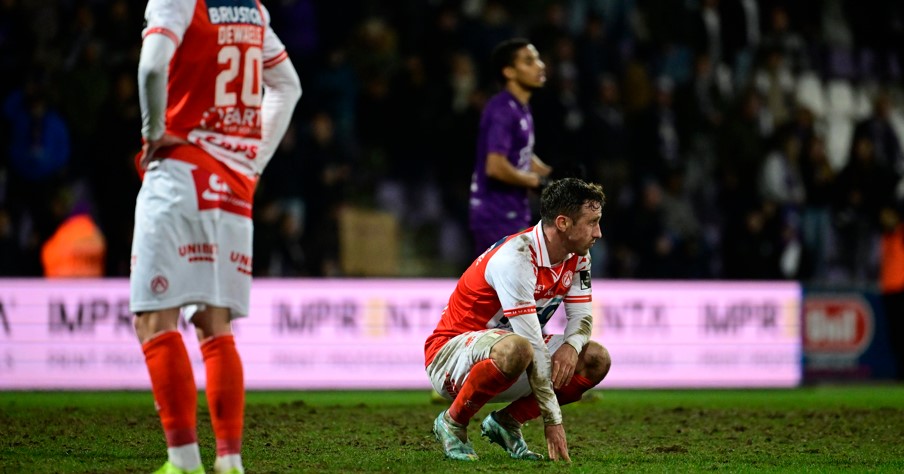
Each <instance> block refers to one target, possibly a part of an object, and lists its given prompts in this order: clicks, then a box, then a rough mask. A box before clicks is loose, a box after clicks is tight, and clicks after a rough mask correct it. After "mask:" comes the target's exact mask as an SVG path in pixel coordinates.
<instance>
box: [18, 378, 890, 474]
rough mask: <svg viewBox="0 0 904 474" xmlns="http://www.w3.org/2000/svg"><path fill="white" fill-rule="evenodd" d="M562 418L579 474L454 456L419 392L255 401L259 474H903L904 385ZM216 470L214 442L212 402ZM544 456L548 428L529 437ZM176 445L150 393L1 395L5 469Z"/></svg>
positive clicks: (158, 453) (743, 396) (670, 395)
mask: <svg viewBox="0 0 904 474" xmlns="http://www.w3.org/2000/svg"><path fill="white" fill-rule="evenodd" d="M592 393H593V394H594V396H593V397H587V399H585V400H584V401H581V402H579V403H575V404H573V405H568V406H566V407H564V408H563V412H564V415H565V429H566V432H567V435H568V442H569V447H570V453H571V458H572V460H573V462H572V463H571V465H565V464H559V463H550V462H541V463H530V462H527V461H515V460H512V459H509V458H508V457H507V455H506V454H505V453H504V452H503V451H502V449H501V448H499V447H497V446H495V445H491V444H489V443H488V442H487V441H486V440H485V439H483V438H480V436H479V434H480V433H479V430H480V428H479V420H480V419H482V417H483V416H484V415H485V414H486V413H488V412H489V410H492V409H495V408H498V407H501V405H489V406H487V407H485V408H484V409H483V410H482V411H481V413H479V414H478V417H479V418H477V419H476V420H475V422H474V423H472V424H471V427H470V430H469V433H470V435H471V439H472V440H473V444H474V448H475V449H476V450H477V452H478V454H479V455H480V461H478V462H476V463H460V462H453V461H449V460H446V459H444V458H443V455H442V451H441V448H440V446H439V443H437V442H436V441H435V440H434V439H433V435H432V433H431V431H430V430H431V427H432V422H433V418H434V417H435V416H436V414H437V413H439V411H440V410H442V409H443V406H442V405H435V404H431V403H430V397H429V393H428V392H426V391H419V392H251V393H249V394H248V398H247V409H246V430H245V448H244V453H243V456H244V459H245V465H246V468H247V470H248V472H249V473H256V472H258V473H259V472H274V473H286V472H317V473H320V472H337V473H338V472H341V473H346V472H394V473H395V472H411V473H420V472H443V473H445V472H493V473H497V472H520V471H523V470H525V469H528V470H530V471H533V472H569V473H585V472H586V473H597V472H619V473H622V472H696V471H731V472H735V471H742V472H751V471H755V472H867V471H868V472H904V386H902V385H897V386H891V385H889V386H869V387H863V386H857V387H812V388H801V389H794V390H705V391H696V390H687V391H661V390H636V391H635V390H596V391H594V392H592ZM199 400H200V401H201V408H200V409H199V413H198V421H199V426H198V428H199V437H200V443H201V446H202V456H203V458H204V461H205V465H206V466H207V468H208V469H210V467H211V465H212V463H213V458H214V448H213V446H214V442H213V434H212V432H211V429H210V425H209V417H208V414H207V408H206V405H205V402H204V397H203V394H200V396H199ZM524 435H525V438H526V439H527V442H528V444H529V445H530V446H531V447H532V448H533V449H534V450H535V451H537V452H541V453H544V454H545V451H546V449H545V441H544V439H543V429H542V424H541V423H537V422H534V423H531V424H529V425H528V426H525V428H524ZM165 450H166V445H165V443H164V440H163V435H162V432H161V430H160V427H159V421H158V419H157V415H156V413H155V412H154V408H153V399H152V397H151V395H150V393H147V392H56V393H48V392H0V472H10V473H18V472H53V473H82V472H84V473H88V472H90V473H116V472H150V471H153V470H154V469H156V468H157V467H159V465H161V464H162V463H163V461H164V460H165V459H164V458H165V452H166V451H165Z"/></svg>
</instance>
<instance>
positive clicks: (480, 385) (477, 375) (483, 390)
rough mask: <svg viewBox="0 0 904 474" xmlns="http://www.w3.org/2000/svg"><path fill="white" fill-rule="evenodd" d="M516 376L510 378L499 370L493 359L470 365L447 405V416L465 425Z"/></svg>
mask: <svg viewBox="0 0 904 474" xmlns="http://www.w3.org/2000/svg"><path fill="white" fill-rule="evenodd" d="M516 380H518V377H514V378H512V379H509V378H506V376H505V375H504V374H503V373H502V372H501V371H499V368H498V367H496V363H495V362H493V359H485V360H482V361H480V362H478V363H476V364H474V367H471V372H470V373H469V374H468V378H467V379H465V383H464V385H462V387H461V390H459V391H458V396H456V397H455V400H454V401H453V402H452V406H451V407H449V417H450V418H452V420H453V421H455V422H456V423H458V424H460V425H465V426H466V425H467V424H468V422H469V421H471V418H473V417H474V414H475V413H477V412H478V411H479V410H480V409H481V408H482V407H483V406H484V405H486V403H487V402H488V401H490V400H491V399H492V398H493V397H495V396H496V395H498V394H500V393H502V392H504V391H505V390H506V389H508V388H509V387H511V386H512V385H513V384H514V383H515V381H516Z"/></svg>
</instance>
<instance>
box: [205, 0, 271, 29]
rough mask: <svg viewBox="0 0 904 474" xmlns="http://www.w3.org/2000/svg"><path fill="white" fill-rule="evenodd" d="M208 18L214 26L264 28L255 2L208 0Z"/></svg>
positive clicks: (245, 0)
mask: <svg viewBox="0 0 904 474" xmlns="http://www.w3.org/2000/svg"><path fill="white" fill-rule="evenodd" d="M207 18H208V19H209V20H210V23H212V24H214V25H222V24H225V23H247V24H250V25H258V26H263V24H264V21H263V19H262V18H261V12H260V10H258V9H257V5H256V4H255V2H254V0H207Z"/></svg>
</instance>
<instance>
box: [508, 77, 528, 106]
mask: <svg viewBox="0 0 904 474" xmlns="http://www.w3.org/2000/svg"><path fill="white" fill-rule="evenodd" d="M505 90H507V91H509V94H512V95H513V96H515V99H517V100H518V102H521V105H527V103H528V102H529V101H530V95H531V92H533V91H531V90H530V89H525V88H524V87H521V85H520V84H518V83H517V82H515V81H509V82H507V83H506V84H505Z"/></svg>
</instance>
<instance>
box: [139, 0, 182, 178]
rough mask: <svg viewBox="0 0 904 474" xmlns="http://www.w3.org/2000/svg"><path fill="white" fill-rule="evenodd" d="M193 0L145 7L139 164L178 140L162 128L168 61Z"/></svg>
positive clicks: (154, 0) (157, 0) (158, 0)
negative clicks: (166, 133)
mask: <svg viewBox="0 0 904 474" xmlns="http://www.w3.org/2000/svg"><path fill="white" fill-rule="evenodd" d="M193 10H194V5H193V2H174V1H172V0H151V1H149V2H148V5H147V9H146V10H145V21H146V25H147V26H146V27H145V29H144V31H143V32H142V37H143V41H142V43H141V54H140V56H139V59H138V103H139V106H140V107H141V137H142V138H143V139H144V146H143V148H142V157H141V163H140V165H141V167H142V169H143V168H145V167H147V164H148V162H149V161H150V160H151V159H152V158H153V155H154V152H155V151H156V150H157V149H158V148H160V147H161V146H167V145H172V144H175V143H180V142H182V141H181V140H179V139H178V138H176V137H172V136H168V135H164V133H165V132H166V86H167V79H168V75H169V63H170V60H172V58H173V55H174V54H176V48H178V47H179V44H180V42H181V41H182V35H183V34H184V33H185V30H186V28H188V25H189V23H190V22H191V16H192V12H193Z"/></svg>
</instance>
